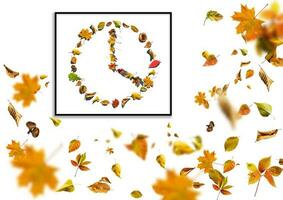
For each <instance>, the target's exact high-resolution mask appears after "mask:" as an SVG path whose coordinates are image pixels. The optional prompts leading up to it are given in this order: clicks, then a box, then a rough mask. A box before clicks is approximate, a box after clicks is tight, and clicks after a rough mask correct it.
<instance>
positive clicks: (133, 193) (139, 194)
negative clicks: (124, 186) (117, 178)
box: [131, 190, 142, 199]
mask: <svg viewBox="0 0 283 200" xmlns="http://www.w3.org/2000/svg"><path fill="white" fill-rule="evenodd" d="M131 196H132V197H133V198H135V199H138V198H141V197H142V193H141V192H140V191H139V190H134V191H132V192H131Z"/></svg>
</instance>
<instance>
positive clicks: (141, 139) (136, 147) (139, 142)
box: [126, 134, 148, 160]
mask: <svg viewBox="0 0 283 200" xmlns="http://www.w3.org/2000/svg"><path fill="white" fill-rule="evenodd" d="M146 138H147V136H145V135H142V134H139V135H138V136H137V137H136V138H135V139H134V140H133V141H132V143H131V144H127V145H126V147H127V149H129V150H130V151H133V152H134V153H135V154H136V155H137V156H139V157H140V158H141V159H143V160H145V159H146V155H147V149H148V147H147V146H148V145H147V140H146Z"/></svg>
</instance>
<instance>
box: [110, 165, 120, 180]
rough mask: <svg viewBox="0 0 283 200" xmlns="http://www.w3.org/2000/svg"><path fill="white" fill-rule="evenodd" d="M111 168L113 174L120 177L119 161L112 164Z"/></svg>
mask: <svg viewBox="0 0 283 200" xmlns="http://www.w3.org/2000/svg"><path fill="white" fill-rule="evenodd" d="M111 169H112V171H113V172H114V174H115V175H116V176H118V177H119V178H121V165H120V164H119V163H116V164H114V165H112V168H111Z"/></svg>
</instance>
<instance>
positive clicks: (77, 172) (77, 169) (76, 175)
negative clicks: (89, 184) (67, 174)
mask: <svg viewBox="0 0 283 200" xmlns="http://www.w3.org/2000/svg"><path fill="white" fill-rule="evenodd" d="M78 170H79V166H78V167H77V169H76V172H75V176H74V177H76V176H77V173H78Z"/></svg>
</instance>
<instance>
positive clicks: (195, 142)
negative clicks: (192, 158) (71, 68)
mask: <svg viewBox="0 0 283 200" xmlns="http://www.w3.org/2000/svg"><path fill="white" fill-rule="evenodd" d="M193 145H194V147H195V150H196V151H199V150H201V148H202V146H203V144H202V138H201V137H200V136H199V135H198V136H195V137H194V140H193Z"/></svg>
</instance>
